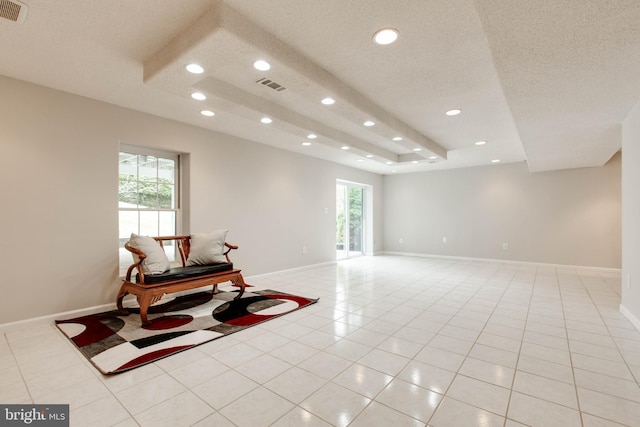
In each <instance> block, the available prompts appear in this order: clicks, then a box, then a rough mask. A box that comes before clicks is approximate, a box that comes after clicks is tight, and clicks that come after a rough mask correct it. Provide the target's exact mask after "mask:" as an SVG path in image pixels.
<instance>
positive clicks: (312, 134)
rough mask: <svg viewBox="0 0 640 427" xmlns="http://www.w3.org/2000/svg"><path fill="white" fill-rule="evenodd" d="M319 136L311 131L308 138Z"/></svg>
mask: <svg viewBox="0 0 640 427" xmlns="http://www.w3.org/2000/svg"><path fill="white" fill-rule="evenodd" d="M317 137H318V135H316V134H315V133H310V134H309V135H307V138H309V139H316V138H317Z"/></svg>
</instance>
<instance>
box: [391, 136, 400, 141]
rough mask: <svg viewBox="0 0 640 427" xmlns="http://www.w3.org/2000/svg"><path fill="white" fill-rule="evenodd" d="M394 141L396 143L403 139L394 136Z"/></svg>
mask: <svg viewBox="0 0 640 427" xmlns="http://www.w3.org/2000/svg"><path fill="white" fill-rule="evenodd" d="M393 140H394V141H402V137H401V136H394V137H393Z"/></svg>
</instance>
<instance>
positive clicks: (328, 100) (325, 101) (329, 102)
mask: <svg viewBox="0 0 640 427" xmlns="http://www.w3.org/2000/svg"><path fill="white" fill-rule="evenodd" d="M320 102H322V103H323V104H324V105H332V104H335V103H336V100H335V99H333V98H329V97H326V98H324V99H323V100H322V101H320Z"/></svg>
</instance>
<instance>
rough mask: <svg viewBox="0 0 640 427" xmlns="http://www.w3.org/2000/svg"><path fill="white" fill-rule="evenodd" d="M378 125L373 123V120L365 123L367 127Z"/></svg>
mask: <svg viewBox="0 0 640 427" xmlns="http://www.w3.org/2000/svg"><path fill="white" fill-rule="evenodd" d="M375 124H376V123H375V122H372V121H371V120H367V121H366V122H364V123H363V125H365V126H367V127H371V126H374V125H375Z"/></svg>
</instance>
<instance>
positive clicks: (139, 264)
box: [124, 242, 147, 282]
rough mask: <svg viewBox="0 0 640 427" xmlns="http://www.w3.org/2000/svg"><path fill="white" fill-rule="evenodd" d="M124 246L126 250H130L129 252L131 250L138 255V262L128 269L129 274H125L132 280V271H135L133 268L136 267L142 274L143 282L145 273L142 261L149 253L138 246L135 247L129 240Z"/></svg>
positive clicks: (128, 279)
mask: <svg viewBox="0 0 640 427" xmlns="http://www.w3.org/2000/svg"><path fill="white" fill-rule="evenodd" d="M124 248H125V249H126V250H128V251H129V252H131V253H132V254H135V255H137V256H138V262H134V263H133V264H131V265H130V266H129V268H128V269H127V275H126V276H125V277H126V279H127V281H131V273H132V272H133V269H134V268H135V269H137V270H138V274H140V277H141V278H142V282H144V274H143V273H142V267H141V264H142V261H144V259H145V258H146V257H147V254H145V253H144V252H142V251H141V250H140V249H138V248H134V247H133V246H131V245H130V244H129V242H126V243H125V244H124Z"/></svg>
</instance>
